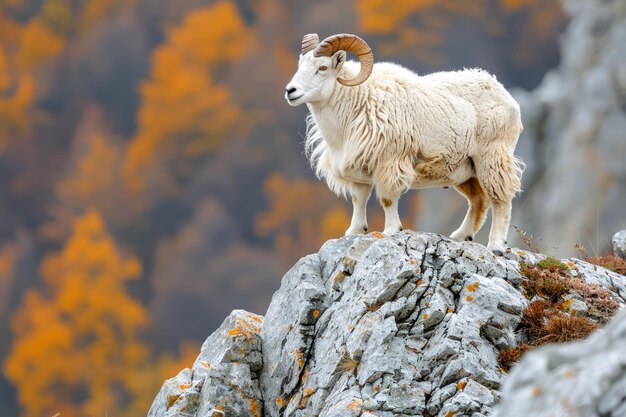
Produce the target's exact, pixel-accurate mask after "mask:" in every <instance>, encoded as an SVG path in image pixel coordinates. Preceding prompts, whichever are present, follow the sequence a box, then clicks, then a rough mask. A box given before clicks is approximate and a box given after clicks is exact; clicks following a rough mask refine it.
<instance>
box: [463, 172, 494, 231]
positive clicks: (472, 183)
mask: <svg viewBox="0 0 626 417" xmlns="http://www.w3.org/2000/svg"><path fill="white" fill-rule="evenodd" d="M456 189H457V191H458V192H459V193H461V194H463V195H464V196H465V198H466V199H467V200H468V201H469V202H470V206H471V210H472V214H473V216H474V233H476V232H478V228H479V227H480V224H481V223H482V220H483V218H484V216H485V213H486V212H487V209H488V206H487V196H486V195H485V191H484V190H483V187H481V186H480V182H478V178H470V179H469V180H467V181H465V182H464V183H462V184H459V185H457V186H456Z"/></svg>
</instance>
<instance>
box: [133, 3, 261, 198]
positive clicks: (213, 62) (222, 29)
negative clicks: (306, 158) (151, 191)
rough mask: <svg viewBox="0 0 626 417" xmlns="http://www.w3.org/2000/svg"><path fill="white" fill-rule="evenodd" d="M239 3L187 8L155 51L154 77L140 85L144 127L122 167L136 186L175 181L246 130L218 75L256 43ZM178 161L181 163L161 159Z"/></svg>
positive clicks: (165, 184)
mask: <svg viewBox="0 0 626 417" xmlns="http://www.w3.org/2000/svg"><path fill="white" fill-rule="evenodd" d="M250 35H251V31H250V30H249V29H248V28H247V27H246V26H245V24H244V22H243V20H242V19H241V17H240V16H239V14H238V12H237V8H236V6H235V5H234V4H233V3H232V2H230V1H227V0H222V1H219V2H217V3H214V4H212V5H210V6H207V7H205V8H202V9H198V10H196V11H193V12H190V13H189V14H188V16H187V18H186V19H185V21H184V22H183V24H182V25H181V26H180V27H178V28H176V29H174V30H172V31H171V32H170V33H169V35H168V36H167V42H166V43H165V44H164V45H162V46H160V47H158V48H156V49H155V51H154V53H153V55H152V66H151V73H150V79H149V80H148V81H146V82H144V83H143V84H142V85H141V87H140V92H141V98H142V105H141V108H140V109H139V116H138V119H139V120H138V122H139V129H138V133H137V135H136V136H135V137H134V138H133V139H132V142H131V143H130V145H129V148H128V153H127V155H126V160H125V166H124V173H125V177H126V180H127V182H128V184H129V186H130V188H131V189H132V190H133V192H141V191H142V190H144V189H145V188H146V186H147V185H148V184H147V181H148V180H149V179H151V180H152V181H155V182H156V184H157V185H158V186H159V187H161V188H163V189H166V190H168V189H170V190H171V189H173V188H175V185H176V177H177V176H185V175H188V174H189V172H188V170H189V164H190V162H191V161H192V160H193V159H194V158H197V157H200V156H203V155H206V154H207V153H210V152H212V151H214V150H215V149H216V148H217V147H219V146H220V145H221V144H222V143H223V141H224V140H226V139H227V138H230V137H236V136H238V135H240V134H241V133H243V132H244V131H245V127H246V126H247V123H246V121H245V119H246V117H245V115H244V113H243V110H242V109H241V108H240V107H239V106H238V105H237V104H236V102H235V99H234V98H233V96H232V92H231V91H230V89H229V88H228V87H226V86H224V85H220V84H218V82H217V81H216V73H217V72H218V70H223V69H224V65H226V64H229V63H233V62H236V61H238V60H240V59H242V58H243V57H244V56H245V54H246V53H247V52H248V51H249V50H250V49H252V48H253V47H254V44H253V38H252V37H251V36H250ZM168 161H169V162H170V163H174V161H175V162H176V164H177V165H176V166H174V167H170V166H167V165H165V166H162V165H163V164H167V163H168Z"/></svg>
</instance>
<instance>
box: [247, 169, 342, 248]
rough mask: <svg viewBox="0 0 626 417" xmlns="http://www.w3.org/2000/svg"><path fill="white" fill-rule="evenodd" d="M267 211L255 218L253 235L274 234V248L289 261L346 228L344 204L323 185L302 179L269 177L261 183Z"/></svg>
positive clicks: (279, 176) (275, 175) (337, 234)
mask: <svg viewBox="0 0 626 417" xmlns="http://www.w3.org/2000/svg"><path fill="white" fill-rule="evenodd" d="M265 193H266V195H267V198H268V200H269V202H270V207H269V211H268V212H265V213H262V214H260V215H259V216H258V217H257V221H256V228H257V232H258V233H259V234H260V235H262V236H267V235H270V234H275V236H276V246H277V249H278V250H279V251H280V252H281V253H284V254H285V255H286V256H287V257H288V258H289V259H297V258H299V257H301V256H302V255H304V254H306V253H310V252H311V251H315V250H317V249H318V248H319V245H320V244H321V243H323V242H324V241H326V240H327V239H330V238H337V237H340V236H343V233H344V232H345V230H346V229H347V228H348V226H349V225H350V216H349V211H348V208H347V205H346V203H345V202H344V201H343V200H342V199H340V198H338V197H337V196H335V195H334V194H332V193H331V192H330V191H329V190H328V187H327V186H326V184H325V183H323V182H311V181H308V180H305V179H303V178H296V179H294V180H292V181H289V180H286V179H285V178H283V177H282V176H281V175H280V174H272V175H270V176H269V177H268V179H267V180H266V182H265Z"/></svg>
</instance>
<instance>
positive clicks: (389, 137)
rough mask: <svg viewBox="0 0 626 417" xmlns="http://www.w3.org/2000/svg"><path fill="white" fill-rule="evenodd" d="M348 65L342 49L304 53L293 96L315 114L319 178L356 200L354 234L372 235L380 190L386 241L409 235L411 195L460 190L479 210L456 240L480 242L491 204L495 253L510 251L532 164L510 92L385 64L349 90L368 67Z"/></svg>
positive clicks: (481, 81)
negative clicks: (514, 208) (374, 200)
mask: <svg viewBox="0 0 626 417" xmlns="http://www.w3.org/2000/svg"><path fill="white" fill-rule="evenodd" d="M344 61H345V52H343V51H339V52H337V53H335V54H334V55H333V56H332V57H314V56H313V53H312V52H309V53H307V54H305V55H302V56H301V57H300V64H299V68H298V72H297V73H296V75H295V76H294V78H293V80H292V81H291V83H290V84H289V85H288V86H287V90H288V91H287V94H286V98H287V100H288V101H289V103H290V104H291V105H298V104H302V103H306V104H307V106H308V108H309V110H310V114H309V116H308V117H307V135H306V143H305V147H306V152H307V156H308V157H309V160H310V161H311V164H312V166H313V168H314V169H315V172H316V174H317V176H318V177H319V178H321V179H324V180H325V181H326V182H327V184H328V186H329V187H330V189H331V190H332V191H333V192H335V193H336V194H338V195H344V196H346V195H348V194H349V195H351V196H352V200H353V203H354V209H355V212H354V215H353V219H352V220H353V222H352V224H351V226H350V228H349V229H348V231H347V232H346V234H353V233H363V232H364V231H366V230H367V219H366V217H365V207H364V206H365V204H366V202H367V199H368V197H369V194H370V192H371V188H372V186H374V187H376V192H377V194H378V197H379V199H380V201H381V204H382V205H383V206H384V208H385V218H386V221H385V231H384V233H385V234H390V233H394V232H396V231H398V230H401V228H402V227H401V224H400V220H399V216H398V214H397V201H398V199H399V198H400V195H401V194H402V193H404V192H405V191H407V190H409V189H412V188H424V187H433V186H443V187H448V186H455V187H456V188H457V190H458V191H459V192H460V193H461V194H463V195H464V196H465V197H466V198H467V200H468V202H469V205H470V207H469V210H468V213H467V216H466V219H465V220H464V222H463V224H462V225H461V227H460V228H459V229H458V230H457V231H456V232H454V233H453V234H452V236H453V237H454V238H456V239H466V240H472V239H473V237H474V235H475V234H476V232H478V229H480V227H481V226H482V224H483V223H484V220H485V217H486V211H487V209H488V208H489V206H491V207H492V210H493V217H494V220H493V221H492V229H491V233H490V237H489V247H490V248H492V249H493V250H494V251H495V252H501V251H503V250H504V248H505V244H506V234H507V230H508V227H509V222H510V215H511V214H510V213H511V200H512V199H513V197H514V195H515V193H516V192H517V191H519V189H520V178H521V174H522V171H523V163H522V162H521V161H520V160H519V159H517V158H516V157H515V156H514V155H513V150H514V148H515V145H516V143H517V139H518V137H519V134H520V132H521V130H522V124H521V119H520V108H519V105H518V104H517V102H516V101H515V100H514V99H513V98H512V97H511V95H510V94H509V93H508V92H507V91H506V89H505V88H504V87H503V86H502V84H500V83H499V82H498V81H497V80H496V78H495V77H494V76H492V75H490V74H489V73H487V72H485V71H483V70H480V69H469V70H463V71H455V72H438V73H434V74H429V75H424V76H419V75H417V74H415V73H414V72H412V71H410V70H408V69H406V68H404V67H402V66H400V65H397V64H393V63H376V64H375V65H374V69H373V72H372V74H371V76H370V77H369V78H368V79H367V81H365V82H364V83H363V84H360V85H358V86H354V87H348V86H344V85H341V84H340V83H338V82H337V81H336V78H337V77H342V78H346V79H350V78H353V77H354V76H355V75H356V74H357V73H358V71H359V64H358V63H356V62H346V63H345V65H344V64H343V62H344ZM324 68H327V69H324ZM320 69H322V70H323V71H320ZM320 72H323V74H320ZM301 93H302V94H301ZM292 97H295V99H293V98H292Z"/></svg>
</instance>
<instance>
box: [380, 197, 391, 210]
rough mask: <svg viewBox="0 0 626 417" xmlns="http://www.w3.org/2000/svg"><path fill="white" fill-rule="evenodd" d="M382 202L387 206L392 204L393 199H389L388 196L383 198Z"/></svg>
mask: <svg viewBox="0 0 626 417" xmlns="http://www.w3.org/2000/svg"><path fill="white" fill-rule="evenodd" d="M380 202H381V203H382V205H383V206H385V208H387V207H389V206H391V200H388V199H386V198H383V199H381V200H380Z"/></svg>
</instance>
